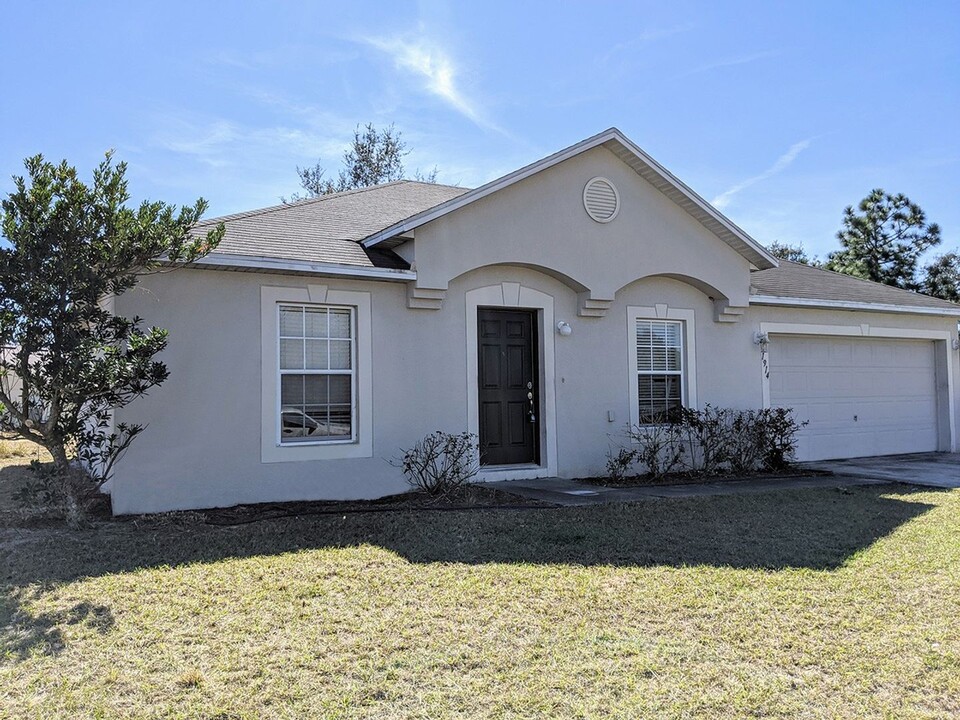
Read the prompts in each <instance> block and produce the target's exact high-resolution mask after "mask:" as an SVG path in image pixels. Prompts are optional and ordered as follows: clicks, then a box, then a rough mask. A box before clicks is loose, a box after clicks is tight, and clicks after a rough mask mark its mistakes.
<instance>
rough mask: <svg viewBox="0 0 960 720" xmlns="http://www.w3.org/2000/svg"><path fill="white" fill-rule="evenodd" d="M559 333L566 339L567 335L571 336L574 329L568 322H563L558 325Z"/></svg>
mask: <svg viewBox="0 0 960 720" xmlns="http://www.w3.org/2000/svg"><path fill="white" fill-rule="evenodd" d="M557 332H558V333H560V334H561V335H563V336H564V337H567V335H570V334H571V333H572V332H573V328H572V327H570V323H568V322H566V321H565V320H561V321H560V322H558V323H557Z"/></svg>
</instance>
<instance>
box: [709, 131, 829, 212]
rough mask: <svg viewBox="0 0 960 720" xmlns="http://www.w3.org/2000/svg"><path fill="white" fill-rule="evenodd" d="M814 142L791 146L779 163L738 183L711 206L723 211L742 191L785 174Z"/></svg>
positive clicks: (713, 201)
mask: <svg viewBox="0 0 960 720" xmlns="http://www.w3.org/2000/svg"><path fill="white" fill-rule="evenodd" d="M812 141H813V139H812V138H808V139H807V140H801V141H800V142H798V143H794V144H793V145H791V146H790V149H789V150H787V151H786V152H785V153H784V154H783V155H781V156H780V157H778V158H777V161H776V162H775V163H774V164H773V165H771V166H770V167H768V168H767V169H766V170H764V171H763V172H762V173H760V174H759V175H754V176H753V177H751V178H747V179H746V180H744V181H743V182H739V183H737V184H736V185H734V186H733V187H732V188H730V189H729V190H727V191H725V192H722V193H720V194H719V195H717V196H716V197H715V198H714V199H713V200H712V201H711V205H713V206H714V207H715V208H717V209H718V210H723V209H724V208H725V207H726V206H727V205H729V204H730V200H731V199H732V198H733V196H734V195H736V194H737V193H738V192H740V191H741V190H745V189H746V188H748V187H750V186H751V185H755V184H757V183H758V182H761V181H763V180H766V179H767V178H769V177H772V176H774V175H776V174H777V173H780V172H783V171H784V170H786V169H787V168H788V167H789V166H790V164H791V163H792V162H793V161H794V160H796V159H797V155H799V154H800V153H801V152H803V151H804V150H806V149H807V148H808V147H810V143H811V142H812Z"/></svg>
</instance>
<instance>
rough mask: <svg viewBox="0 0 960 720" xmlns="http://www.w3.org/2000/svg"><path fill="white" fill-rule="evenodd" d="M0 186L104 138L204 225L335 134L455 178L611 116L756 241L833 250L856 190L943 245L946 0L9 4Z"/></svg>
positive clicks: (949, 119) (558, 141) (259, 198)
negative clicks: (891, 195) (908, 202)
mask: <svg viewBox="0 0 960 720" xmlns="http://www.w3.org/2000/svg"><path fill="white" fill-rule="evenodd" d="M3 17H4V21H3V23H2V24H0V66H2V67H3V68H4V80H5V82H4V87H3V92H2V95H0V98H2V99H0V137H2V138H3V142H2V143H0V191H2V192H4V193H5V192H8V191H9V190H10V188H11V186H12V185H11V181H10V176H11V175H13V174H18V173H19V172H20V171H21V169H22V160H23V158H24V157H26V156H28V155H32V154H34V153H37V152H42V153H43V154H44V155H46V156H47V157H49V158H51V159H57V160H59V159H61V158H66V159H68V160H69V161H70V162H71V163H72V164H75V165H77V166H78V168H80V169H81V170H82V171H84V172H88V171H89V169H90V168H91V167H92V166H93V165H94V164H96V162H98V160H99V159H100V158H101V157H102V154H103V152H104V151H105V150H107V149H108V148H114V149H115V150H116V154H117V157H118V158H119V159H122V160H125V161H127V163H128V164H129V179H130V185H131V190H132V192H133V194H134V197H135V198H136V199H142V198H150V199H159V200H165V201H168V202H176V203H185V202H191V201H192V200H193V199H195V198H196V197H197V196H200V195H202V196H204V197H205V198H207V200H208V201H209V202H210V212H209V213H208V215H211V216H212V215H221V214H226V213H230V212H235V211H239V210H245V209H251V208H255V207H260V206H264V205H270V204H273V203H275V202H277V200H278V197H279V196H280V195H289V194H290V193H291V192H294V191H296V190H297V189H298V188H297V178H296V174H295V171H294V168H295V166H296V165H298V164H299V165H308V164H313V163H314V162H316V161H317V159H320V160H321V162H322V163H323V164H324V165H325V166H326V167H328V168H329V171H330V172H331V173H333V174H335V173H336V170H337V168H338V166H339V162H340V156H341V154H342V152H343V149H344V148H345V146H346V144H347V143H348V142H349V140H350V138H351V136H352V130H353V128H354V126H355V125H356V124H357V123H365V122H368V121H370V122H373V123H375V124H378V125H385V124H389V123H395V124H396V126H397V128H398V129H399V130H401V131H402V133H403V136H404V138H405V139H406V140H407V142H408V143H409V145H410V146H411V147H412V149H413V151H412V152H411V154H410V155H409V156H408V158H407V166H408V168H409V169H410V170H411V171H412V170H413V169H414V168H417V167H419V168H421V169H424V170H426V169H430V168H432V167H434V166H436V167H437V168H438V169H439V177H438V180H439V181H441V182H446V183H451V184H460V185H464V186H466V187H473V186H476V185H479V184H482V183H484V182H486V181H488V180H491V179H494V178H495V177H498V176H500V175H502V174H504V173H507V172H509V171H511V170H513V169H516V168H517V167H520V166H522V165H524V164H526V163H528V162H531V161H533V160H536V159H538V158H540V157H543V156H545V155H548V154H550V153H552V152H554V151H556V150H559V149H561V148H563V147H565V146H567V145H570V144H572V143H574V142H577V141H578V140H581V139H583V138H584V137H587V136H589V135H592V134H594V133H596V132H598V131H600V130H603V129H605V128H607V127H610V126H611V125H615V126H617V127H619V128H620V129H621V130H623V131H624V132H625V133H626V134H627V135H628V136H629V137H630V138H632V139H633V140H634V141H635V142H636V143H637V144H639V145H640V146H641V147H643V148H644V149H645V150H646V151H647V152H649V153H650V154H651V155H653V156H654V157H655V158H657V159H658V160H659V161H660V162H661V163H663V164H664V165H665V166H666V167H668V168H669V169H670V170H671V171H673V172H674V173H675V174H676V175H678V176H679V177H680V178H681V179H683V180H684V181H685V182H686V183H687V184H688V185H690V186H691V187H693V188H694V190H696V191H697V192H699V193H700V194H701V195H703V196H704V197H705V198H707V200H710V201H713V202H714V203H715V204H716V205H717V206H718V207H721V208H722V210H723V211H724V212H725V213H726V214H727V215H729V216H730V218H731V219H733V220H734V221H735V222H736V223H738V224H739V225H741V226H742V227H743V228H744V229H746V230H747V231H748V232H749V233H751V234H752V235H753V236H754V237H755V238H756V239H757V240H759V241H760V242H763V243H769V242H772V241H774V240H780V241H785V242H792V243H798V242H802V243H803V244H804V245H805V246H806V247H807V249H808V250H810V251H813V252H814V253H817V254H820V255H823V254H825V253H826V252H827V251H829V250H830V249H833V248H834V247H835V246H836V241H835V239H834V235H835V233H836V231H837V229H838V228H839V225H840V218H841V212H842V210H843V207H844V206H845V205H848V204H855V203H856V202H857V201H859V200H860V198H862V197H863V196H864V195H866V193H867V192H868V191H869V190H870V189H871V188H874V187H882V188H884V189H886V190H888V191H892V192H903V193H906V194H907V195H908V196H909V197H910V198H911V199H912V200H914V201H916V202H918V203H919V204H920V205H921V206H922V207H923V208H924V209H925V210H926V212H927V215H928V218H929V219H930V220H933V221H936V222H938V223H940V225H941V226H942V228H943V235H944V241H945V242H944V245H943V248H942V249H944V250H946V249H950V248H953V247H955V246H958V245H960V202H958V189H960V140H958V129H960V112H958V111H960V3H957V2H955V1H954V2H924V3H906V2H902V1H901V0H898V1H896V2H837V1H836V0H833V2H795V1H794V2H784V3H777V2H753V3H751V2H683V1H673V2H669V3H666V2H660V3H650V2H624V3H612V2H590V3H559V2H553V3H520V2H493V1H489V0H487V1H485V2H482V3H462V2H452V1H451V2H432V1H431V2H420V3H405V2H389V3H387V2H384V3H359V2H339V3H320V2H271V3H266V2H260V3H258V2H244V3H228V2H175V1H172V0H165V1H164V2H153V3H151V2H116V3H114V2H100V3H95V2H86V3H77V2H63V3H55V2H19V3H17V2H8V3H6V4H5V8H4V12H3Z"/></svg>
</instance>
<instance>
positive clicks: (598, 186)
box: [583, 177, 620, 223]
mask: <svg viewBox="0 0 960 720" xmlns="http://www.w3.org/2000/svg"><path fill="white" fill-rule="evenodd" d="M583 207H584V209H585V210H586V211H587V215H589V216H590V217H591V218H593V219H594V220H596V221H597V222H598V223H608V222H610V221H611V220H613V219H614V218H615V217H616V216H617V213H618V212H620V193H618V192H617V188H615V187H614V186H613V183H612V182H610V181H609V180H607V179H606V178H603V177H595V178H593V180H590V181H589V182H588V183H587V184H586V185H585V186H584V188H583Z"/></svg>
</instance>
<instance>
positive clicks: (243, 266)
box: [188, 253, 417, 282]
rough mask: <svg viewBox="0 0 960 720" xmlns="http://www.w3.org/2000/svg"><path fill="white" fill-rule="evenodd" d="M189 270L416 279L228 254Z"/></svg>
mask: <svg viewBox="0 0 960 720" xmlns="http://www.w3.org/2000/svg"><path fill="white" fill-rule="evenodd" d="M188 267H200V268H202V269H207V270H241V271H247V272H257V271H260V272H267V273H281V274H297V275H318V276H326V277H352V278H357V279H363V280H387V281H394V282H408V281H410V280H416V279H417V273H416V272H415V271H414V270H400V269H395V268H380V267H373V266H369V267H368V266H364V265H342V264H337V263H322V262H311V261H309V260H290V259H286V258H274V257H263V256H259V255H230V254H227V253H210V254H209V255H207V256H205V257H202V258H199V259H197V260H195V261H194V262H192V263H190V265H188Z"/></svg>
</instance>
